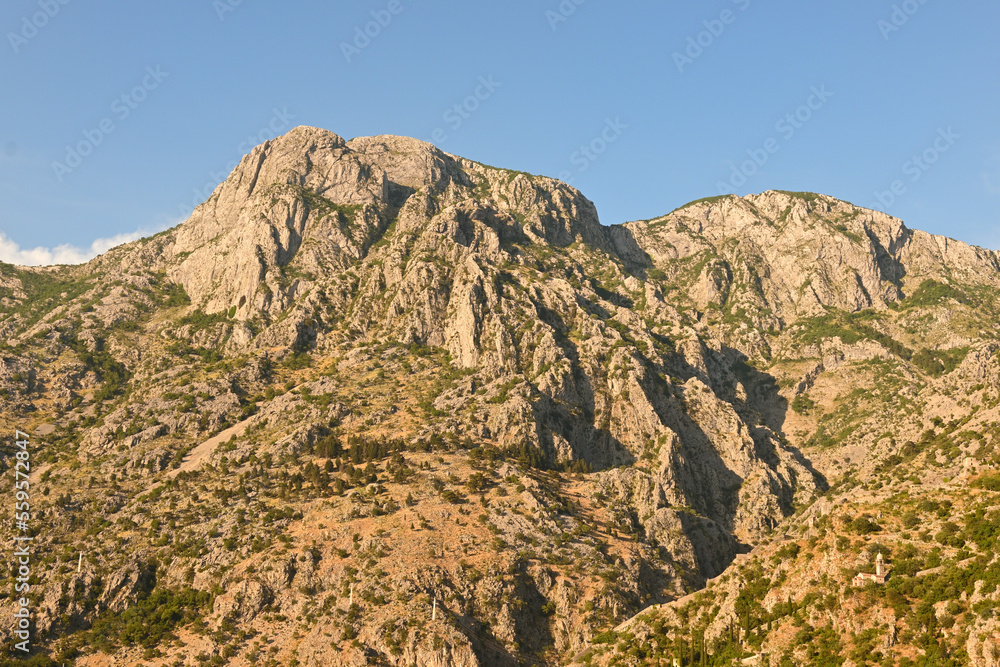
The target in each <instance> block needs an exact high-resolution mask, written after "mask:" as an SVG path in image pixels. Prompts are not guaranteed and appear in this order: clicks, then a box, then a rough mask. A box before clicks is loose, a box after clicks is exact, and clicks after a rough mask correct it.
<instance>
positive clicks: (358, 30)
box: [340, 0, 405, 63]
mask: <svg viewBox="0 0 1000 667" xmlns="http://www.w3.org/2000/svg"><path fill="white" fill-rule="evenodd" d="M404 9H405V7H404V6H403V2H402V0H389V2H388V4H386V6H385V8H384V9H377V10H375V9H373V10H372V12H371V16H372V20H371V21H368V22H367V23H365V24H364V25H363V26H360V25H359V26H355V28H354V38H353V39H352V40H351V41H350V42H341V43H340V52H341V53H343V54H344V60H346V61H347V62H348V63H350V62H351V61H352V60H354V58H356V57H357V56H360V55H361V52H362V51H364V50H365V49H367V48H368V47H369V46H371V44H372V41H374V40H375V39H377V38H378V36H379V35H381V34H382V31H383V30H385V29H386V28H388V27H389V24H390V23H392V20H393V19H394V18H396V17H397V16H399V15H400V14H402V13H403V10H404Z"/></svg>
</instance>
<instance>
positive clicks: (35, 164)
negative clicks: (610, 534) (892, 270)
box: [0, 0, 1000, 263]
mask: <svg viewBox="0 0 1000 667" xmlns="http://www.w3.org/2000/svg"><path fill="white" fill-rule="evenodd" d="M378 20H380V21H381V23H378V22H376V23H372V22H373V21H378ZM998 25H1000V6H998V5H997V3H995V2H987V1H986V0H981V1H975V0H969V1H966V2H953V3H945V2H943V1H942V0H923V1H921V0H906V1H905V2H903V1H898V0H864V1H863V2H862V1H861V0H843V1H841V2H837V3H833V2H823V3H813V2H810V3H803V2H792V1H791V0H772V1H771V2H763V1H762V0H710V1H708V2H697V3H696V2H664V3H659V2H656V3H654V2H623V3H610V2H600V1H598V0H562V1H561V2H560V0H532V1H528V0H503V1H500V0H481V1H479V2H468V1H467V0H466V1H463V2H459V1H458V0H438V1H436V2H430V1H429V0H364V1H358V2H351V3H325V2H316V1H313V0H301V1H299V2H294V3H280V4H279V3H277V2H266V1H265V0H242V2H240V1H239V0H178V1H176V2H171V3H151V2H143V3H136V2H124V1H121V0H108V1H105V2H101V3H86V2H83V1H82V0H8V1H7V2H5V3H4V5H3V8H2V9H0V33H2V35H3V43H0V81H2V82H3V93H4V96H3V97H4V102H3V104H2V105H0V235H2V236H0V259H4V260H6V261H20V262H22V263H27V262H34V263H38V262H51V261H73V260H76V261H79V260H80V259H82V258H84V257H88V256H90V255H92V254H93V253H94V252H97V251H100V250H103V249H104V248H106V247H107V246H108V245H110V244H111V243H114V242H117V241H121V240H123V239H129V238H132V237H133V236H134V235H135V234H137V233H143V232H153V231H157V230H159V229H162V228H165V227H166V226H170V225H173V224H176V223H177V222H180V221H181V220H182V219H183V218H184V217H185V216H186V214H187V213H189V212H190V210H191V209H192V208H193V206H194V204H195V203H197V202H199V201H201V200H203V199H205V198H206V197H207V196H208V194H210V193H211V191H212V189H213V188H214V186H215V185H217V184H218V182H219V181H220V180H222V179H223V178H224V177H225V174H226V172H227V170H228V169H229V168H231V167H232V166H233V164H234V163H235V162H236V161H238V159H239V158H240V156H241V155H242V154H243V153H245V152H247V151H248V150H249V148H250V147H251V145H252V144H256V143H258V142H259V141H262V140H264V139H267V138H270V137H273V136H277V135H279V134H283V133H284V132H286V131H287V130H289V129H291V128H292V127H294V126H296V125H314V126H318V127H324V128H327V129H329V130H332V131H334V132H336V133H338V134H340V135H342V136H344V137H346V138H351V137H355V136H365V135H373V134H400V135H408V136H414V137H417V138H420V139H424V140H431V139H432V138H435V137H436V138H437V139H438V141H436V143H438V144H439V145H440V146H441V147H442V148H443V149H444V150H447V151H448V152H451V153H455V154H459V155H463V156H465V157H468V158H471V159H474V160H478V161H480V162H485V163H487V164H492V165H496V166H503V167H507V168H512V169H519V170H523V171H528V172H532V173H537V174H545V175H549V176H555V177H560V176H561V177H563V178H564V179H567V180H570V181H571V182H572V184H573V185H575V186H576V187H578V188H580V189H581V190H582V191H583V193H584V194H585V195H586V196H588V197H589V198H591V199H592V200H593V201H594V202H595V203H596V205H597V207H598V210H599V212H600V214H601V219H602V221H603V222H604V223H605V224H612V223H619V222H624V221H627V220H634V219H641V218H649V217H653V216H656V215H659V214H663V213H666V212H669V211H670V210H672V209H674V208H676V207H677V206H680V205H681V204H684V203H686V202H687V201H690V200H692V199H697V198H700V197H705V196H709V195H715V194H718V193H719V192H720V191H722V190H728V191H730V192H736V193H738V194H747V193H751V192H761V191H763V190H768V189H783V190H807V191H814V192H823V193H826V194H829V195H832V196H835V197H839V198H842V199H846V200H848V201H851V202H854V203H855V204H859V205H864V206H872V207H875V206H878V207H880V208H883V209H884V210H886V211H887V212H889V213H891V214H893V215H896V216H898V217H900V218H902V219H903V220H904V221H905V222H906V223H907V224H908V225H909V226H910V227H913V228H917V229H925V230H927V231H931V232H935V233H940V234H946V235H948V236H951V237H954V238H958V239H961V240H964V241H967V242H970V243H975V244H978V245H983V246H986V247H991V248H994V249H1000V226H998V222H1000V216H998V214H997V209H998V206H997V205H998V203H1000V124H998V123H997V119H998V118H1000V86H998V85H997V72H998V71H1000V41H998V40H996V38H995V33H996V28H997V26H998ZM366 28H367V30H368V32H369V33H370V34H371V35H374V36H373V37H359V34H360V35H363V34H364V31H365V30H366ZM345 45H346V46H345ZM456 105H458V108H457V109H456ZM78 149H79V150H78ZM80 153H85V155H81V154H80Z"/></svg>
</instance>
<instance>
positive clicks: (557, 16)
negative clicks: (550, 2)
mask: <svg viewBox="0 0 1000 667" xmlns="http://www.w3.org/2000/svg"><path fill="white" fill-rule="evenodd" d="M585 2H587V0H562V2H560V3H559V6H558V7H556V8H555V9H548V10H546V11H545V19H546V20H547V21H548V22H549V25H550V26H551V27H552V31H553V32H555V31H556V30H558V29H559V24H560V23H565V22H566V21H568V20H569V17H571V16H573V14H576V10H577V9H578V8H579V7H580V5H582V4H583V3H585Z"/></svg>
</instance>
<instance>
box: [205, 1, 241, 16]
mask: <svg viewBox="0 0 1000 667" xmlns="http://www.w3.org/2000/svg"><path fill="white" fill-rule="evenodd" d="M242 4H243V0H212V8H213V9H214V10H215V15H216V16H218V17H219V20H220V21H225V20H226V14H230V13H232V12H235V11H236V8H237V7H239V6H240V5H242Z"/></svg>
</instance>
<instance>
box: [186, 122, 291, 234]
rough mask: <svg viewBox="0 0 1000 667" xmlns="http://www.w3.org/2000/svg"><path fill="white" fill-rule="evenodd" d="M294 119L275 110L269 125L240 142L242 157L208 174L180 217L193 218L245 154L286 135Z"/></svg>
mask: <svg viewBox="0 0 1000 667" xmlns="http://www.w3.org/2000/svg"><path fill="white" fill-rule="evenodd" d="M294 119H295V115H294V114H291V113H289V112H288V107H282V108H281V109H273V110H272V113H271V119H270V120H269V121H268V123H267V124H266V125H264V126H263V127H261V128H260V129H259V130H258V131H257V132H255V133H254V134H251V135H248V136H247V137H246V139H244V140H243V141H242V142H240V145H239V146H237V147H236V150H235V151H234V152H235V153H236V154H237V155H239V156H240V157H238V158H236V159H234V160H233V161H231V162H230V163H229V164H227V165H226V166H225V167H224V168H223V169H221V170H220V171H210V172H208V179H207V180H206V181H205V184H204V185H202V186H201V187H200V188H195V189H194V190H193V191H192V197H191V203H190V205H188V204H181V205H180V206H179V207H178V213H179V214H180V217H182V218H184V219H187V218H189V217H191V213H192V212H194V209H196V208H197V207H198V205H199V204H201V203H203V202H204V201H205V200H206V199H208V198H209V197H210V196H212V193H213V192H215V188H216V187H218V185H219V183H221V182H222V181H224V180H226V178H227V177H228V176H229V174H231V173H233V170H234V169H236V167H238V166H239V164H240V162H241V161H242V160H243V156H244V155H245V154H247V153H249V152H250V150H251V149H252V148H254V147H255V146H257V145H259V144H262V143H264V142H265V141H267V140H268V139H270V138H271V137H272V136H274V135H281V134H284V133H285V132H287V131H288V130H290V129H292V121H293V120H294Z"/></svg>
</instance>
